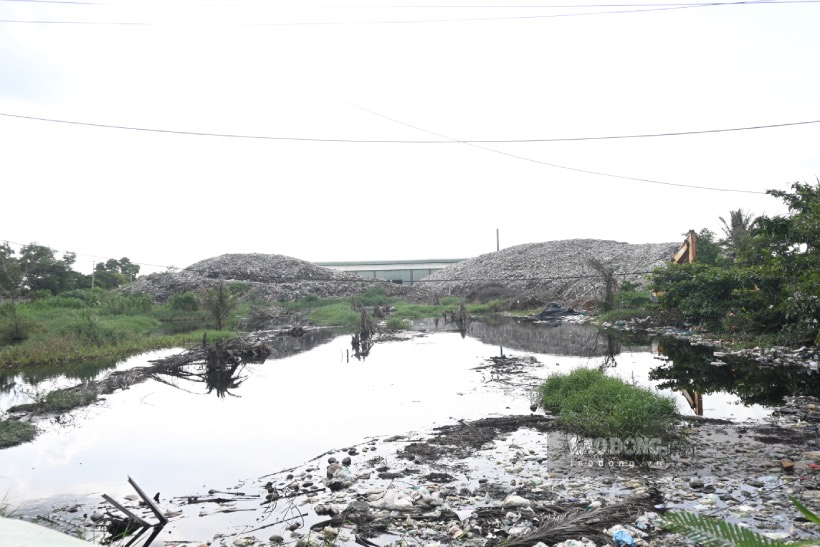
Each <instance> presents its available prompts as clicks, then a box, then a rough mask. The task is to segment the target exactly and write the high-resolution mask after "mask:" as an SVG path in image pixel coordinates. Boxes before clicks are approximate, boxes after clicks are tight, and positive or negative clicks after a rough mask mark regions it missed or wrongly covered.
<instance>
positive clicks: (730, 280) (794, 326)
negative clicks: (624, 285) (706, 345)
mask: <svg viewBox="0 0 820 547" xmlns="http://www.w3.org/2000/svg"><path fill="white" fill-rule="evenodd" d="M768 193H769V194H771V195H773V196H775V197H779V198H781V199H783V200H784V201H785V202H786V205H787V206H788V208H789V214H788V215H786V216H783V215H778V216H774V217H767V216H762V217H759V218H757V219H755V220H754V221H751V219H750V216H749V215H748V214H746V213H743V212H742V211H740V210H738V211H732V214H731V216H730V222H726V221H725V220H724V219H721V220H722V221H723V222H724V225H725V226H724V228H727V229H729V230H728V231H727V230H726V229H725V230H724V231H725V232H727V233H726V236H727V239H726V240H724V242H727V243H726V245H727V246H728V245H730V244H731V245H734V252H736V260H735V263H734V266H733V267H730V266H731V265H730V264H725V263H721V261H717V263H716V265H710V264H708V263H705V262H706V261H705V260H703V261H701V262H699V263H695V264H684V265H681V266H676V265H668V266H667V267H665V268H659V269H657V270H656V271H655V272H653V276H652V283H653V289H654V290H656V291H661V292H664V293H665V295H664V303H665V305H666V306H667V308H669V309H671V310H677V311H679V312H681V313H682V314H683V316H684V318H685V319H687V320H688V321H691V322H695V323H701V324H704V325H707V326H710V327H712V328H714V329H718V330H723V331H740V332H755V333H781V334H783V335H785V336H786V337H787V338H788V339H789V340H791V341H792V342H794V343H807V342H808V343H812V342H814V343H818V342H819V341H820V339H818V327H820V250H819V249H820V247H818V245H820V243H818V241H820V180H818V182H817V184H806V183H794V184H792V186H791V191H788V192H785V191H780V190H770V191H769V192H768ZM699 249H700V251H699V253H698V254H699V256H700V257H701V258H702V257H703V252H702V251H703V249H704V245H703V240H701V245H700V246H699Z"/></svg>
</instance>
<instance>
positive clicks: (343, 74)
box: [0, 0, 820, 273]
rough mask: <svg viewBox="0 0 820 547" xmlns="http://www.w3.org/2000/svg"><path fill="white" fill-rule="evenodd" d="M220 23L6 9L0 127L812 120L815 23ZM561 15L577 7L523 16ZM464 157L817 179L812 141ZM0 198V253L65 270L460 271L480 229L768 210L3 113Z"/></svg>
mask: <svg viewBox="0 0 820 547" xmlns="http://www.w3.org/2000/svg"><path fill="white" fill-rule="evenodd" d="M89 1H92V0H89ZM214 3H216V0H214V2H212V4H211V5H207V3H206V2H205V1H204V0H203V1H202V2H195V1H191V2H177V1H173V2H172V1H168V0H163V1H162V2H159V1H157V2H145V1H141V2H138V3H135V4H132V5H129V4H126V3H119V2H99V3H91V4H89V5H83V4H80V3H45V2H39V3H38V2H21V1H3V0H0V19H2V20H4V21H8V20H18V21H20V20H26V21H38V22H39V23H8V22H0V113H5V114H15V115H20V116H32V117H41V118H53V119H60V120H68V121H78V122H87V123H94V124H110V125H119V126H130V127H139V128H153V129H169V130H177V131H193V132H208V133H230V134H241V135H258V136H267V137H293V138H308V139H311V138H312V139H364V140H446V139H447V138H450V139H461V140H500V139H550V138H567V137H590V136H609V135H633V134H646V133H663V132H679V131H698V130H707V129H720V128H735V127H747V126H757V125H767V124H779V123H787V122H799V121H812V120H820V61H818V59H820V33H818V32H817V23H818V22H820V3H814V2H800V3H787V4H777V5H729V6H713V7H698V8H687V9H666V10H659V11H646V12H640V13H610V14H597V15H585V16H578V15H573V16H562V17H544V16H554V15H559V14H580V13H584V12H600V11H625V10H626V11H628V10H636V9H640V8H636V7H610V8H607V7H595V8H584V7H580V6H582V3H581V2H577V1H576V2H574V3H573V2H569V1H567V0H563V1H559V0H543V1H533V0H520V1H518V2H508V1H501V0H496V1H493V2H480V1H478V0H467V1H465V2H458V1H452V0H451V1H446V2H424V4H426V5H427V7H408V6H410V5H411V3H410V2H404V0H394V1H391V0H369V1H365V2H363V1H359V0H357V1H350V2H348V1H346V0H345V1H342V2H331V1H330V0H327V1H325V2H320V3H321V5H319V4H314V7H306V6H307V5H306V4H305V3H303V2H295V1H294V2H286V3H274V2H255V1H254V0H237V1H236V2H234V1H232V0H218V5H214ZM559 3H563V4H564V5H569V4H572V7H571V8H566V7H565V8H545V7H543V6H548V5H552V6H555V5H557V4H559ZM612 3H615V2H610V4H612ZM617 3H620V4H629V3H632V4H635V3H636V2H635V1H634V0H623V1H621V2H617ZM353 4H355V6H354V5H353ZM583 4H586V5H589V4H602V2H600V1H598V0H596V1H595V2H591V1H590V2H584V3H583ZM296 5H299V6H301V7H299V8H296V7H294V6H296ZM642 5H643V6H644V8H645V7H647V4H646V2H643V4H642ZM366 6H370V7H366ZM446 6H450V7H446ZM452 6H461V7H452ZM498 6H506V7H498ZM45 21H83V22H86V23H90V22H96V23H111V22H140V23H151V24H149V25H111V24H63V23H48V24H47V23H43V22H45ZM401 21H412V22H404V23H403V22H401ZM410 126H414V127H415V128H413V127H410ZM426 131H428V132H426ZM429 132H432V133H435V134H438V135H443V136H445V137H444V138H442V137H441V136H436V135H434V134H432V133H429ZM479 146H483V147H487V148H492V149H494V150H498V151H501V152H503V153H507V154H514V155H517V156H521V157H524V158H528V159H531V160H536V161H539V162H546V163H550V164H558V165H563V166H569V167H573V168H577V169H583V170H590V171H600V172H605V173H611V174H616V175H623V176H628V177H636V178H643V179H652V180H657V181H663V182H669V183H675V184H685V185H697V186H711V187H719V188H726V189H735V190H752V191H756V192H765V190H767V189H772V188H777V189H787V188H788V185H789V184H790V183H792V182H795V181H814V180H815V176H817V175H820V123H818V124H807V125H799V126H792V127H782V128H774V129H761V130H755V131H743V132H731V133H719V134H705V135H690V136H674V137H663V138H651V139H650V138H642V139H621V140H599V141H579V142H539V143H493V144H489V143H488V144H481V145H479ZM0 177H1V178H0V181H2V182H1V183H0V184H2V193H0V203H2V206H0V240H9V241H12V242H16V243H23V244H25V243H29V242H34V241H36V242H38V243H40V244H43V245H48V246H50V247H52V248H54V249H57V250H59V251H61V252H62V251H66V250H70V251H74V252H77V253H78V254H79V256H78V264H77V265H78V269H79V270H81V271H90V269H91V264H92V262H95V261H98V260H100V259H105V258H110V257H113V258H120V257H122V256H128V257H129V258H130V259H131V260H132V261H134V262H140V263H146V264H156V265H164V266H170V265H173V266H178V267H183V266H187V265H189V264H191V263H193V262H195V261H197V260H201V259H204V258H208V257H211V256H216V255H219V254H222V253H228V252H260V253H276V254H284V255H290V256H294V257H297V258H302V259H305V260H311V261H332V260H388V259H421V258H463V257H470V256H477V255H479V254H482V253H485V252H490V251H493V250H495V247H496V229H499V230H500V240H501V246H502V247H509V246H512V245H516V244H519V243H529V242H539V241H547V240H554V239H568V238H588V237H589V238H599V239H614V240H618V241H627V242H630V243H649V242H662V241H679V240H681V241H682V239H683V235H682V234H683V233H684V232H686V231H687V230H689V229H690V228H694V229H700V228H703V227H708V228H711V229H713V230H715V231H718V226H719V221H718V216H721V215H722V216H727V215H728V212H729V211H730V210H731V209H737V208H743V209H745V210H747V211H751V212H753V213H756V214H761V213H768V214H778V213H782V212H783V209H782V206H781V202H780V201H779V200H776V199H775V198H772V197H770V196H766V195H756V194H749V193H732V192H715V191H705V190H698V189H691V188H681V187H674V186H665V185H658V184H650V183H646V182H636V181H628V180H622V179H617V178H609V177H602V176H598V175H592V174H585V173H578V172H573V171H568V170H565V169H558V168H555V167H550V166H547V165H544V164H539V163H534V162H533V161H527V160H525V159H519V158H513V157H510V156H505V155H501V154H498V153H494V152H490V151H487V150H484V149H480V148H477V147H476V146H470V145H467V144H462V143H456V142H452V143H445V144H399V143H369V144H363V143H339V142H305V141H301V142H299V141H288V140H263V139H255V140H254V139H239V138H221V137H207V136H192V135H176V134H160V133H152V132H144V131H128V130H122V129H107V128H99V127H87V126H78V125H68V124H61V123H52V122H43V121H34V120H27V119H20V118H12V117H7V116H0ZM156 269H157V268H149V267H147V266H143V270H142V271H143V273H147V272H150V271H154V270H156Z"/></svg>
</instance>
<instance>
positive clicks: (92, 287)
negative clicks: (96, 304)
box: [91, 260, 94, 291]
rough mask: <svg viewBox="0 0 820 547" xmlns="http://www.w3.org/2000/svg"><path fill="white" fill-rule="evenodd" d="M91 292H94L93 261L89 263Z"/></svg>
mask: <svg viewBox="0 0 820 547" xmlns="http://www.w3.org/2000/svg"><path fill="white" fill-rule="evenodd" d="M91 290H92V291H93V290H94V261H93V260H92V261H91Z"/></svg>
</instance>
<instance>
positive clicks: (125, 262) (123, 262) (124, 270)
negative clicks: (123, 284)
mask: <svg viewBox="0 0 820 547" xmlns="http://www.w3.org/2000/svg"><path fill="white" fill-rule="evenodd" d="M120 273H121V274H123V275H127V276H128V277H129V278H130V279H134V278H135V277H137V274H139V273H140V265H139V264H134V263H133V262H131V261H130V260H129V259H128V257H127V256H124V257H122V258H121V259H120Z"/></svg>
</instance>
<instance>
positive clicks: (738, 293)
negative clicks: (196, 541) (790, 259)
mask: <svg viewBox="0 0 820 547" xmlns="http://www.w3.org/2000/svg"><path fill="white" fill-rule="evenodd" d="M651 279H652V286H653V288H654V289H655V290H656V291H659V292H662V293H663V299H662V302H663V305H664V306H665V307H666V309H670V310H671V309H676V310H678V311H680V312H682V314H683V316H684V318H685V319H686V320H688V321H690V322H692V323H698V324H702V325H705V326H707V327H709V328H711V329H714V330H726V331H729V332H731V331H733V330H734V331H736V330H747V331H750V332H768V331H771V330H772V329H777V328H778V327H780V326H782V325H783V323H784V320H785V318H784V311H783V308H782V307H781V306H782V305H783V304H784V302H783V300H782V298H783V294H782V290H783V281H784V278H783V275H782V271H781V270H779V269H778V268H777V267H776V265H774V266H746V267H728V266H727V267H718V266H710V265H708V264H702V263H694V264H681V265H676V264H671V263H670V264H668V265H667V266H666V267H665V268H658V269H656V270H655V271H654V272H653V274H652V276H651Z"/></svg>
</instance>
